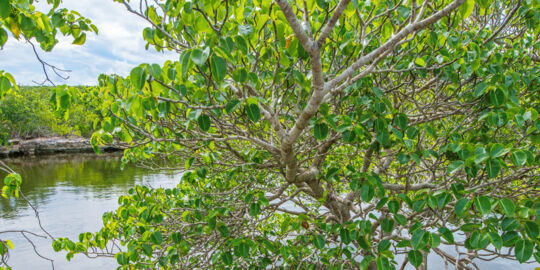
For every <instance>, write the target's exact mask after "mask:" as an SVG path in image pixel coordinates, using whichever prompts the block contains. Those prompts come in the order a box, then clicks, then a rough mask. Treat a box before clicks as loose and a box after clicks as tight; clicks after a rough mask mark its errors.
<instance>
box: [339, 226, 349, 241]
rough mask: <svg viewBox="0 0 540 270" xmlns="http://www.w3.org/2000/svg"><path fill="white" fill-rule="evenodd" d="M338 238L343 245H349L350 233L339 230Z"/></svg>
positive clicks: (345, 229) (344, 229) (343, 229)
mask: <svg viewBox="0 0 540 270" xmlns="http://www.w3.org/2000/svg"><path fill="white" fill-rule="evenodd" d="M339 236H340V238H341V241H342V242H343V244H345V245H348V244H349V243H351V231H349V230H348V229H347V228H341V229H340V230H339Z"/></svg>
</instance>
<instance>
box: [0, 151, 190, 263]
mask: <svg viewBox="0 0 540 270" xmlns="http://www.w3.org/2000/svg"><path fill="white" fill-rule="evenodd" d="M7 163H8V164H9V165H10V167H11V168H12V169H13V170H15V171H17V172H19V173H20V174H21V176H22V179H23V185H22V191H23V193H24V194H25V195H26V197H27V198H28V200H29V201H30V202H31V203H32V204H33V205H34V206H36V207H37V208H38V210H39V213H40V217H41V221H42V224H43V227H44V228H45V229H46V230H47V231H48V232H49V233H51V234H52V235H53V236H54V237H69V238H71V239H73V240H76V239H78V235H79V233H81V232H95V231H97V230H99V229H100V227H101V225H102V222H101V216H102V214H103V213H104V212H106V211H111V210H114V209H115V208H117V205H118V204H117V199H118V196H120V195H122V194H125V193H126V192H127V191H128V190H129V188H131V187H133V186H134V185H148V186H152V187H174V186H176V184H177V183H178V180H179V178H180V174H179V173H175V172H171V171H165V172H163V171H152V170H148V169H144V168H140V167H135V166H126V167H125V168H124V169H123V170H121V169H120V164H121V162H120V156H119V155H106V156H96V155H89V154H87V155H81V154H77V155H69V156H57V155H55V156H47V157H40V158H26V159H17V160H11V161H7ZM4 175H5V174H4V173H3V172H1V171H0V180H1V179H3V178H4ZM22 229H25V230H29V231H32V232H36V233H40V234H43V233H42V232H41V231H40V230H39V226H38V223H37V220H36V218H35V216H34V212H33V210H32V209H31V208H30V207H28V206H27V205H26V204H25V202H24V201H23V200H15V199H11V200H7V199H5V198H0V231H6V230H22ZM0 237H1V238H2V239H6V238H7V239H10V240H12V241H13V244H14V245H15V249H14V250H12V252H11V253H10V258H9V260H8V263H9V265H10V266H11V267H13V269H14V270H18V269H33V270H37V269H52V268H51V263H50V262H49V261H46V260H44V259H41V258H40V257H38V256H37V255H36V254H35V253H34V251H33V247H32V246H31V244H30V243H28V241H26V239H24V237H23V236H22V235H20V234H2V235H0ZM30 239H31V240H32V241H33V242H34V243H35V244H36V246H37V250H38V252H39V253H40V254H43V255H45V256H47V257H49V258H52V259H54V264H55V269H57V270H63V269H85V270H86V269H115V268H116V260H115V259H114V258H112V259H111V258H98V259H88V258H87V257H85V256H84V255H80V254H79V255H75V257H74V258H73V259H72V260H71V261H70V262H68V261H67V260H66V259H65V253H55V252H54V251H53V249H52V247H51V242H50V240H42V239H40V238H38V237H31V238H30Z"/></svg>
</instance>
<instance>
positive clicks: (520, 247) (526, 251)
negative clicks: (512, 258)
mask: <svg viewBox="0 0 540 270" xmlns="http://www.w3.org/2000/svg"><path fill="white" fill-rule="evenodd" d="M533 248H534V243H532V242H530V241H528V240H523V239H520V240H518V241H517V243H516V247H515V250H514V251H515V255H516V259H517V260H518V261H519V262H520V263H524V262H526V261H527V260H529V258H531V256H532V253H533Z"/></svg>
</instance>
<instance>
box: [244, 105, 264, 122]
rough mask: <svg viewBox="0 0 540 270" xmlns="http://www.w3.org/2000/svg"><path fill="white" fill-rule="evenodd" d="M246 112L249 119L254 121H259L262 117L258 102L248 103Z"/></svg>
mask: <svg viewBox="0 0 540 270" xmlns="http://www.w3.org/2000/svg"><path fill="white" fill-rule="evenodd" d="M246 113H247V115H248V117H249V119H250V120H251V121H253V122H257V121H259V119H261V111H260V109H259V105H258V104H255V103H250V104H248V105H246Z"/></svg>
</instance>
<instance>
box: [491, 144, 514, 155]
mask: <svg viewBox="0 0 540 270" xmlns="http://www.w3.org/2000/svg"><path fill="white" fill-rule="evenodd" d="M509 151H510V149H508V148H504V147H503V146H502V145H500V144H496V145H494V146H493V147H492V148H491V151H490V152H489V155H490V156H491V158H498V157H500V156H503V155H505V154H506V153H508V152H509Z"/></svg>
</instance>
